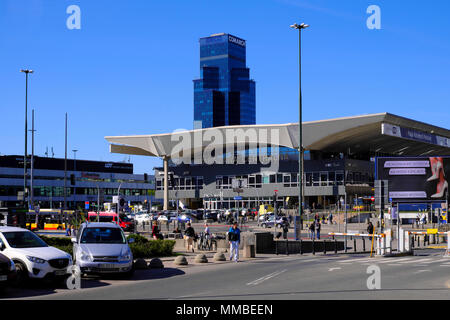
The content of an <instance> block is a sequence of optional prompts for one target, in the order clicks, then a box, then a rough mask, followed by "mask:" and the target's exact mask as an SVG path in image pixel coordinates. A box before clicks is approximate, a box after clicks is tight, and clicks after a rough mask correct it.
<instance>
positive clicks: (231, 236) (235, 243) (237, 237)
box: [228, 222, 241, 262]
mask: <svg viewBox="0 0 450 320" xmlns="http://www.w3.org/2000/svg"><path fill="white" fill-rule="evenodd" d="M240 242H241V230H239V228H238V224H237V222H234V223H233V226H232V227H231V228H230V230H228V243H229V244H230V261H231V260H232V259H233V252H234V261H235V262H238V260H239V243H240Z"/></svg>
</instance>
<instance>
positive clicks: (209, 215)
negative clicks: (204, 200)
mask: <svg viewBox="0 0 450 320" xmlns="http://www.w3.org/2000/svg"><path fill="white" fill-rule="evenodd" d="M203 220H212V221H217V211H216V210H207V211H206V212H205V214H204V215H203Z"/></svg>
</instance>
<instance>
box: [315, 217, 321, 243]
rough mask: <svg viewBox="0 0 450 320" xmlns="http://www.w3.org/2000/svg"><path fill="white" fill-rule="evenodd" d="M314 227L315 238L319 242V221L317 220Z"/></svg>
mask: <svg viewBox="0 0 450 320" xmlns="http://www.w3.org/2000/svg"><path fill="white" fill-rule="evenodd" d="M315 227H316V236H317V240H320V227H321V224H320V220H317V221H316V223H315Z"/></svg>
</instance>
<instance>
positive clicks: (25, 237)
mask: <svg viewBox="0 0 450 320" xmlns="http://www.w3.org/2000/svg"><path fill="white" fill-rule="evenodd" d="M3 235H4V236H5V238H6V241H8V243H9V245H10V246H11V247H12V248H42V247H48V245H47V244H46V243H45V242H44V241H43V240H42V239H41V238H39V237H38V236H37V235H35V234H34V233H33V232H29V231H14V232H4V233H3Z"/></svg>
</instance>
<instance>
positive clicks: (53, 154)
mask: <svg viewBox="0 0 450 320" xmlns="http://www.w3.org/2000/svg"><path fill="white" fill-rule="evenodd" d="M54 157H55V153H54V152H53V147H52V158H54Z"/></svg>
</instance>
